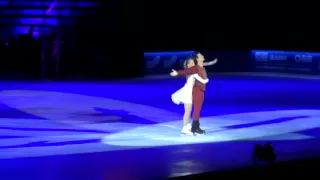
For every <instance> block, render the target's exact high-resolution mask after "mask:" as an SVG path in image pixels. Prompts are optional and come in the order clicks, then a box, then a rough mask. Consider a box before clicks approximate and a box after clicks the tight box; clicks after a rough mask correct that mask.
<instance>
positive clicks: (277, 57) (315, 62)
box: [251, 50, 320, 74]
mask: <svg viewBox="0 0 320 180" xmlns="http://www.w3.org/2000/svg"><path fill="white" fill-rule="evenodd" d="M251 57H252V59H253V61H254V68H255V71H264V72H285V73H303V74H319V72H320V70H319V68H320V66H319V62H320V61H319V60H320V53H308V52H287V51H265V50H253V51H251Z"/></svg>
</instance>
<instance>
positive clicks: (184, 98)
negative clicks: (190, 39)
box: [171, 58, 211, 135]
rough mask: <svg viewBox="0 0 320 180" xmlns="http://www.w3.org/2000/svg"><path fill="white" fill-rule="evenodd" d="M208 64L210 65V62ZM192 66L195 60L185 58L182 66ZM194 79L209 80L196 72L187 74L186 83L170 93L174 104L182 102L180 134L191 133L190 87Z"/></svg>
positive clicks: (203, 81) (191, 87)
mask: <svg viewBox="0 0 320 180" xmlns="http://www.w3.org/2000/svg"><path fill="white" fill-rule="evenodd" d="M209 65H211V63H210V64H209ZM192 66H195V61H194V60H193V59H192V58H188V59H187V60H185V62H184V68H190V67H192ZM195 79H197V80H198V81H200V82H201V83H204V84H206V83H208V81H209V79H202V78H201V77H200V76H199V75H198V74H193V75H190V76H187V82H186V84H185V85H184V86H183V87H182V88H181V89H179V90H178V91H176V92H175V93H173V94H172V95H171V99H172V101H173V102H174V103H175V104H180V103H183V104H184V115H183V128H182V130H181V135H193V133H192V132H191V124H190V115H191V111H192V89H193V86H194V82H195Z"/></svg>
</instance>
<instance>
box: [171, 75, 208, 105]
mask: <svg viewBox="0 0 320 180" xmlns="http://www.w3.org/2000/svg"><path fill="white" fill-rule="evenodd" d="M195 79H197V80H198V81H200V82H201V83H204V84H206V83H208V81H209V79H206V80H204V79H202V78H201V77H200V76H199V75H198V74H193V75H190V76H187V82H186V84H185V85H184V86H183V87H182V88H181V89H179V90H178V91H176V92H175V93H173V94H172V95H171V99H172V101H173V102H174V103H175V104H181V103H183V104H192V89H193V86H194V82H195Z"/></svg>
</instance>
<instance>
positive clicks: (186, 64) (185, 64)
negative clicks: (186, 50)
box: [183, 58, 197, 68]
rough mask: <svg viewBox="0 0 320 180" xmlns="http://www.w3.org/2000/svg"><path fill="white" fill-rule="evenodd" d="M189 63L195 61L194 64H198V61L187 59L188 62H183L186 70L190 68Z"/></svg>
mask: <svg viewBox="0 0 320 180" xmlns="http://www.w3.org/2000/svg"><path fill="white" fill-rule="evenodd" d="M189 61H193V62H194V64H197V61H196V60H194V59H193V58H188V59H186V60H185V61H184V62H183V67H184V68H188V64H189Z"/></svg>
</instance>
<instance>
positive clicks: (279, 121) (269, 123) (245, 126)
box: [207, 116, 310, 133]
mask: <svg viewBox="0 0 320 180" xmlns="http://www.w3.org/2000/svg"><path fill="white" fill-rule="evenodd" d="M308 117H310V116H296V117H283V118H277V119H271V120H266V121H262V122H254V123H247V124H237V125H231V126H224V127H221V128H222V129H218V130H211V131H210V130H209V131H207V132H208V133H215V132H222V131H229V130H232V129H242V128H243V129H245V128H252V127H256V126H262V125H271V124H277V123H282V122H287V121H292V120H296V119H302V118H308Z"/></svg>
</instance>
